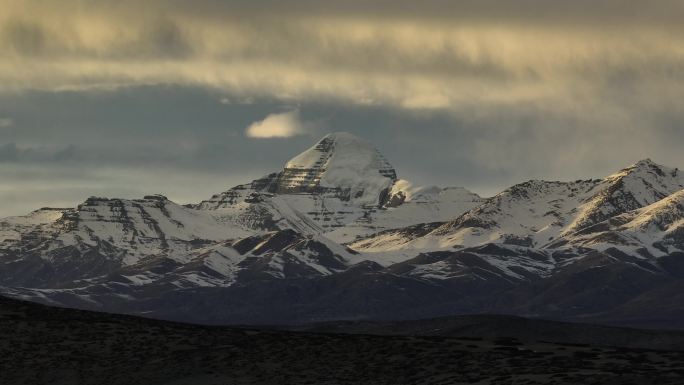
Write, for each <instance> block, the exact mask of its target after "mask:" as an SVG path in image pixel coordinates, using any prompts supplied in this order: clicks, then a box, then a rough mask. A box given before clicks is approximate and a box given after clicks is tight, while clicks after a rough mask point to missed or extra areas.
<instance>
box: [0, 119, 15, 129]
mask: <svg viewBox="0 0 684 385" xmlns="http://www.w3.org/2000/svg"><path fill="white" fill-rule="evenodd" d="M13 125H14V120H12V119H9V118H0V128H7V127H12V126H13Z"/></svg>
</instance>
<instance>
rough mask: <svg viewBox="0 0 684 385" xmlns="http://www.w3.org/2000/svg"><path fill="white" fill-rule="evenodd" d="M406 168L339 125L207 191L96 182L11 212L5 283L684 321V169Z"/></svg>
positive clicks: (207, 298)
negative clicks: (484, 192)
mask: <svg viewBox="0 0 684 385" xmlns="http://www.w3.org/2000/svg"><path fill="white" fill-rule="evenodd" d="M245 161H249V160H245ZM400 175H401V174H400V173H399V172H397V171H396V170H395V169H394V168H393V167H392V165H391V164H390V162H389V161H388V160H387V159H386V158H385V157H384V156H383V155H382V154H381V153H380V152H379V151H378V150H377V149H376V147H375V146H373V145H372V144H370V143H368V142H366V141H365V140H363V139H361V138H358V137H356V136H353V135H351V134H348V133H343V132H340V133H332V134H329V135H327V136H325V137H324V138H322V139H321V140H320V141H318V142H317V143H316V144H314V145H313V146H312V147H311V148H309V149H307V150H306V151H304V152H303V153H301V154H299V155H297V156H295V157H294V158H292V159H291V160H290V161H289V162H287V163H286V164H285V166H284V167H283V169H282V170H280V171H277V172H273V173H270V174H267V175H265V176H264V177H262V178H260V179H257V180H254V181H252V182H250V183H246V184H244V185H239V186H235V187H233V188H230V189H228V190H227V191H225V192H221V193H218V194H216V195H214V196H212V197H208V198H207V199H206V200H204V201H202V202H198V203H195V204H189V205H180V204H177V203H174V202H172V201H170V200H168V199H167V198H166V197H164V196H163V195H149V196H145V197H143V198H141V199H134V200H127V199H116V198H103V197H91V198H89V199H87V200H86V201H85V202H83V203H81V204H80V205H78V206H77V207H75V208H42V209H39V210H36V211H34V212H32V213H29V214H27V215H25V216H20V217H10V218H5V219H1V220H0V293H1V294H3V295H6V296H10V297H15V298H20V299H25V300H30V301H36V302H41V303H45V304H49V305H58V306H64V307H75V308H81V309H88V310H99V311H107V312H115V313H128V314H136V315H144V316H146V317H153V318H162V319H168V320H176V321H185V322H195V323H206V324H303V323H310V322H323V321H331V320H352V319H375V320H382V319H392V320H399V319H417V318H429V317H437V316H446V315H457V314H474V313H501V314H512V315H520V316H526V317H537V318H548V319H556V320H565V321H580V322H592V323H604V324H612V325H622V326H635V327H658V328H682V327H684V294H682V293H684V173H682V171H680V170H678V169H676V168H669V167H666V166H662V165H659V164H656V163H654V162H653V161H651V160H648V159H646V160H641V161H638V162H636V163H634V164H632V165H629V166H627V167H625V168H624V169H622V170H618V171H616V172H615V173H614V174H612V175H608V176H605V177H602V178H599V179H591V180H577V181H569V182H559V181H540V180H531V181H527V182H523V183H520V184H517V185H515V186H512V187H510V188H508V189H506V190H504V191H502V192H501V193H499V194H497V195H495V196H493V197H489V198H484V197H480V196H478V195H476V194H474V193H472V192H470V191H468V190H467V189H465V188H462V187H448V186H442V187H438V186H427V187H426V186H415V185H413V184H411V183H410V182H409V181H406V180H403V179H400Z"/></svg>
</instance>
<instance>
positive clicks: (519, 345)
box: [0, 298, 684, 385]
mask: <svg viewBox="0 0 684 385" xmlns="http://www.w3.org/2000/svg"><path fill="white" fill-rule="evenodd" d="M479 320H482V321H483V324H484V325H487V317H480V318H479ZM417 322H420V321H415V322H414V323H412V324H403V323H397V324H391V323H386V324H384V326H383V327H390V328H396V330H397V331H398V333H415V334H430V331H429V330H420V329H421V328H420V327H416V326H417V325H419V324H418V323H417ZM430 322H438V323H440V324H441V325H442V327H446V328H448V325H446V324H445V323H447V324H449V323H450V322H453V323H454V324H456V323H457V322H458V321H457V319H454V320H452V321H449V320H448V319H441V320H439V321H426V324H425V325H432V324H430ZM524 322H529V324H528V326H529V327H530V328H535V327H539V328H542V329H545V330H549V327H548V325H544V324H543V323H538V322H537V321H529V320H527V321H524ZM494 324H496V322H495V323H494ZM340 325H341V324H338V325H337V327H336V328H337V329H338V330H339V329H345V328H343V327H342V326H340ZM403 325H408V326H403ZM564 325H565V326H564ZM0 326H1V327H0V383H1V384H12V385H19V384H51V385H53V384H54V385H57V384H69V385H78V384H98V385H101V384H192V385H203V384H217V385H218V384H221V385H227V384H459V383H470V384H681V383H684V352H681V351H679V352H678V351H665V350H647V349H636V348H624V347H623V348H620V347H599V346H591V345H587V344H573V343H563V342H541V341H534V340H532V339H530V334H529V333H527V334H526V335H525V336H523V337H524V338H521V339H517V338H515V337H516V336H509V337H508V338H502V337H500V336H494V335H493V334H491V336H490V337H485V338H483V337H478V334H483V330H484V329H480V330H479V331H478V332H477V333H473V335H472V336H469V337H466V336H463V335H460V336H440V335H422V336H420V335H414V336H409V335H394V336H392V335H368V334H325V333H312V332H293V331H277V330H250V329H241V328H230V327H210V326H197V325H188V324H179V323H171V322H164V321H157V320H151V319H145V318H137V317H131V316H122V315H112V314H104V313H94V312H87V311H78V310H72V309H62V308H51V307H46V306H42V305H37V304H33V303H28V302H20V301H16V300H10V299H5V298H0ZM356 326H357V330H358V331H364V332H365V331H368V332H374V333H377V330H370V327H368V326H364V327H363V328H361V329H359V328H358V327H359V324H357V325H356ZM375 326H378V325H377V324H376V325H375ZM317 327H318V328H320V327H321V325H319V326H317ZM430 327H432V326H430ZM564 327H567V330H571V329H573V328H574V329H573V330H574V331H572V332H570V333H569V334H568V335H570V336H572V335H578V333H579V332H580V331H581V330H582V329H583V328H585V327H586V328H589V329H588V330H590V329H591V327H590V326H585V325H574V326H573V325H566V324H560V323H559V324H555V323H554V324H553V326H552V327H551V328H550V329H554V328H555V329H554V330H556V331H557V333H558V336H556V337H557V338H556V339H555V340H556V341H563V340H564V339H565V337H566V335H565V334H563V331H564V330H565V329H564ZM485 328H486V327H485ZM512 330H513V329H512ZM342 331H345V330H342ZM346 331H354V330H353V328H346ZM605 331H606V333H607V334H608V335H621V336H622V337H620V338H626V339H625V341H632V342H629V343H632V344H633V343H634V342H633V341H634V340H638V338H637V339H634V340H630V339H629V338H628V337H625V336H627V335H628V334H629V333H635V334H636V335H641V336H643V335H644V334H643V333H651V335H652V337H653V338H652V339H650V340H649V339H646V340H644V341H646V342H648V341H656V342H657V341H664V340H665V339H666V338H667V337H668V336H671V337H672V338H674V339H675V342H676V341H677V339H679V341H681V338H682V337H681V334H679V333H673V332H644V331H630V330H629V329H605ZM383 333H391V330H390V331H387V330H385V331H384V332H383ZM453 333H454V332H453V328H452V329H451V332H449V333H447V334H453ZM432 334H434V331H433V333H432ZM589 334H590V335H591V333H589ZM571 338H574V337H571ZM656 345H658V344H656ZM659 346H661V347H662V346H664V345H659Z"/></svg>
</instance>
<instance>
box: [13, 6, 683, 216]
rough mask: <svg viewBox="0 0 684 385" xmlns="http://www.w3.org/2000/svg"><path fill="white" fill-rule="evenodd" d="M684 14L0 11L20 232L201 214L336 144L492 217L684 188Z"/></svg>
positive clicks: (439, 9) (560, 9) (484, 9)
mask: <svg viewBox="0 0 684 385" xmlns="http://www.w3.org/2000/svg"><path fill="white" fill-rule="evenodd" d="M682 20H684V2H682V1H681V0H651V1H643V0H640V1H631V0H574V1H566V0H511V1H501V0H497V1H494V0H477V1H476V0H468V1H454V0H448V1H447V0H423V1H420V2H418V1H413V0H411V1H408V0H392V1H389V0H381V1H372V2H371V1H361V0H346V1H343V2H341V1H327V0H288V1H282V0H262V1H257V0H234V1H231V0H225V1H219V0H194V1H181V0H164V1H162V0H146V1H139V0H136V1H133V0H117V1H114V0H112V1H106V0H92V1H87V0H0V217H2V216H6V215H14V214H22V213H25V212H28V211H31V210H32V209H35V208H39V207H43V206H73V205H75V204H77V203H79V202H80V201H83V200H84V199H85V198H87V197H88V196H90V195H101V196H119V197H139V196H142V195H144V194H147V193H158V192H161V193H164V194H165V195H167V196H169V197H170V198H172V199H174V200H177V201H179V202H183V203H185V202H193V201H198V200H200V199H203V198H206V197H208V196H210V195H212V194H213V193H216V192H219V191H223V190H225V189H227V188H228V187H231V186H232V185H235V184H238V183H243V182H247V181H249V180H251V179H253V178H255V177H258V176H261V175H263V174H266V173H268V172H271V171H276V170H278V169H279V168H280V167H281V166H282V164H284V163H285V161H286V160H287V159H289V158H290V157H291V156H293V155H295V154H297V153H298V152H300V151H301V150H303V149H305V148H307V147H308V146H310V145H311V144H312V143H313V142H315V141H316V140H317V139H318V138H319V137H320V136H322V135H324V134H325V133H327V132H330V131H349V132H352V133H355V134H358V135H360V136H362V137H365V138H366V139H368V140H370V141H372V142H374V143H375V144H376V145H377V146H378V147H379V148H380V150H381V151H382V152H383V153H384V154H385V155H386V157H387V158H388V159H389V160H390V161H391V162H392V163H393V164H394V165H395V167H396V168H397V171H398V173H399V176H400V177H403V178H405V179H409V180H412V181H415V182H417V183H421V184H440V185H458V186H465V187H468V188H470V189H471V190H473V191H476V192H478V193H481V194H483V195H491V194H494V193H496V192H498V191H499V190H501V189H503V188H505V187H507V186H509V185H511V184H513V183H516V182H520V181H523V180H527V179H533V178H537V179H554V180H557V179H560V180H569V179H578V178H589V177H602V176H605V175H607V174H610V173H611V172H613V171H615V170H617V169H619V168H622V167H624V166H627V165H629V164H631V163H633V162H635V161H637V160H639V159H642V158H647V157H650V158H652V159H653V160H655V161H656V162H659V163H662V164H666V165H670V166H672V167H682V166H684V152H683V151H682V148H684V147H683V146H684V107H683V105H682V101H683V100H684V25H683V24H684V23H682V22H681V21H682Z"/></svg>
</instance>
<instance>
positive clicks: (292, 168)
mask: <svg viewBox="0 0 684 385" xmlns="http://www.w3.org/2000/svg"><path fill="white" fill-rule="evenodd" d="M396 180H397V174H396V171H395V170H394V168H393V167H392V165H391V164H390V163H389V162H388V161H387V160H386V159H385V157H384V156H382V154H381V153H380V152H379V151H378V150H377V148H375V147H374V146H373V145H372V144H370V143H368V142H367V141H365V140H363V139H361V138H359V137H357V136H355V135H353V134H350V133H347V132H336V133H331V134H328V135H326V136H325V137H323V138H322V139H321V140H320V141H318V143H316V144H315V145H314V146H312V147H311V148H309V149H308V150H306V151H304V152H302V153H301V154H299V155H297V156H295V157H294V158H292V159H290V161H288V162H287V163H286V164H285V168H284V170H283V172H282V173H281V175H280V177H279V181H278V189H277V192H278V193H281V194H282V193H284V194H292V193H323V192H330V191H335V192H337V194H338V195H339V196H340V198H343V199H348V200H354V201H357V202H360V203H364V202H365V203H369V204H375V203H377V202H378V199H379V197H380V196H381V195H383V193H386V191H388V189H389V188H390V187H391V186H392V185H393V184H394V182H395V181H396Z"/></svg>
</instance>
